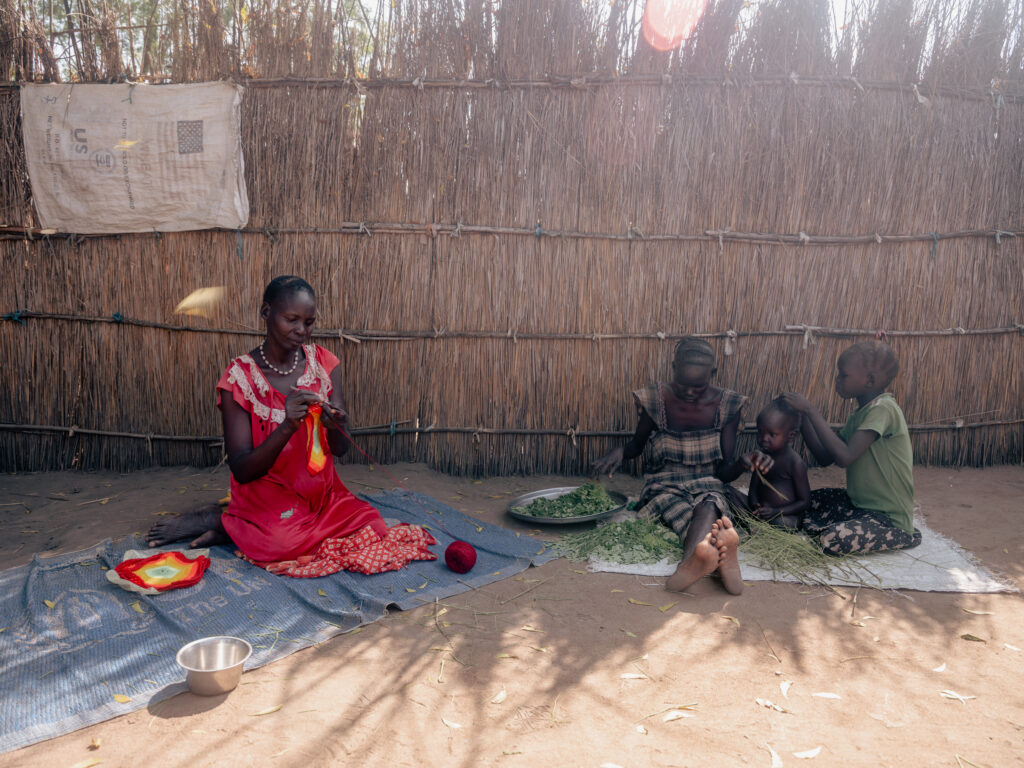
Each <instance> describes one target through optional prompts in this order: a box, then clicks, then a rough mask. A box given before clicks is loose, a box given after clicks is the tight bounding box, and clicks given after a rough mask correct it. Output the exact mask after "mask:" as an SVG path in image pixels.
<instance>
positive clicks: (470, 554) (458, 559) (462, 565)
mask: <svg viewBox="0 0 1024 768" xmlns="http://www.w3.org/2000/svg"><path fill="white" fill-rule="evenodd" d="M444 561H445V563H447V564H448V567H449V568H451V569H452V570H453V571H455V572H456V573H467V572H468V571H469V570H470V569H471V568H472V567H473V566H474V565H476V550H475V549H473V545H472V544H470V543H469V542H467V541H453V542H452V543H451V544H449V545H448V548H447V549H446V550H445V551H444Z"/></svg>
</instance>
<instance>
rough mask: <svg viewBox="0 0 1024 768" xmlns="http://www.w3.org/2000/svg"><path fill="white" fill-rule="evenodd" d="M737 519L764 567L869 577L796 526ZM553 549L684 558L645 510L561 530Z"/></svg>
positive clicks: (646, 560) (615, 557) (608, 557)
mask: <svg viewBox="0 0 1024 768" xmlns="http://www.w3.org/2000/svg"><path fill="white" fill-rule="evenodd" d="M731 516H732V519H733V521H734V522H735V523H736V525H737V527H738V528H740V529H741V531H744V533H743V534H742V540H741V542H740V549H741V550H742V551H743V552H744V553H745V554H746V555H748V556H749V557H750V559H751V560H752V561H753V562H754V563H755V564H756V565H758V566H759V567H761V568H764V569H766V570H770V571H772V572H773V573H776V574H779V575H785V576H790V577H792V578H794V579H796V580H797V581H799V582H801V583H803V584H809V585H810V584H817V585H827V584H828V583H829V581H830V580H832V578H833V577H834V576H835V575H836V574H837V573H838V574H840V575H842V576H843V577H844V578H845V579H847V580H849V581H853V582H860V583H863V584H864V586H867V587H870V586H872V585H871V584H867V583H864V582H863V580H862V579H861V577H860V576H859V574H858V573H857V572H856V571H854V570H853V569H852V568H850V567H849V565H848V564H847V563H846V557H836V556H834V555H827V554H825V553H824V552H823V551H822V550H821V547H820V546H819V545H818V543H817V542H816V541H814V540H813V539H811V538H809V537H808V536H806V535H804V534H802V533H798V532H796V531H791V530H787V529H784V528H779V527H777V526H774V525H770V524H769V523H767V522H765V521H764V520H760V519H758V518H756V517H754V516H753V515H751V514H750V513H749V512H747V511H746V510H743V509H739V508H736V507H734V508H733V509H732V511H731ZM553 549H555V550H556V551H558V552H560V553H561V554H562V555H563V556H564V557H565V558H567V559H569V560H576V561H581V560H587V559H589V558H591V557H593V558H594V559H597V560H605V561H608V562H612V563H621V564H623V565H637V564H650V563H657V562H659V561H661V560H665V559H668V560H669V561H670V562H674V561H678V560H681V559H682V557H683V547H682V545H681V544H680V542H679V537H678V536H676V534H675V533H673V532H672V530H671V529H669V528H667V527H666V526H665V525H663V524H662V523H661V522H659V521H657V520H652V519H650V518H649V517H646V516H644V515H643V514H641V515H640V517H638V518H637V519H633V520H624V521H622V522H617V523H607V524H605V525H598V526H597V527H596V528H594V529H593V530H590V531H583V532H580V533H569V534H566V535H564V536H562V537H561V538H560V539H559V540H558V541H557V542H556V543H555V544H554V545H553Z"/></svg>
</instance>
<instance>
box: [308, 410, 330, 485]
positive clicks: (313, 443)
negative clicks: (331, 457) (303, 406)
mask: <svg viewBox="0 0 1024 768" xmlns="http://www.w3.org/2000/svg"><path fill="white" fill-rule="evenodd" d="M322 412H323V408H322V407H320V406H319V405H311V406H309V411H308V412H307V413H306V419H305V425H306V434H307V439H306V454H307V456H308V457H309V458H308V459H307V460H306V469H308V470H309V474H311V475H315V474H317V473H318V472H322V471H323V468H324V467H326V466H327V452H326V451H325V450H324V446H325V445H327V430H326V429H324V425H323V424H321V423H320V414H321V413H322Z"/></svg>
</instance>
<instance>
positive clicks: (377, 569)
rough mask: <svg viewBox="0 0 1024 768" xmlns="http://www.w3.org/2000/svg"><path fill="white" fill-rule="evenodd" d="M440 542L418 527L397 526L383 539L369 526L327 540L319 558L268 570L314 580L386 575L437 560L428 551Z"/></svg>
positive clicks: (298, 560)
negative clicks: (351, 574)
mask: <svg viewBox="0 0 1024 768" xmlns="http://www.w3.org/2000/svg"><path fill="white" fill-rule="evenodd" d="M432 544H437V540H436V539H435V538H434V537H433V536H431V535H430V534H429V533H427V532H426V531H425V530H424V529H423V528H421V527H420V526H418V525H406V524H404V523H403V524H401V525H396V526H394V527H392V528H389V529H388V532H387V534H386V535H385V536H384V538H381V537H380V536H378V535H377V532H376V531H375V530H373V528H371V527H370V526H366V527H365V528H363V529H362V530H361V531H359V532H358V533H354V534H353V535H351V536H345V537H343V538H339V539H328V540H327V541H325V542H324V543H323V544H321V545H320V548H319V549H318V550H317V551H316V554H314V555H312V556H307V557H300V558H296V559H295V560H284V561H282V562H279V563H270V564H268V565H266V566H265V567H266V569H267V570H268V571H270V572H271V573H276V574H278V575H281V576H294V577H296V578H300V579H315V578H319V577H320V576H330V575H331V574H332V573H337V572H338V571H355V572H356V573H384V572H385V571H397V570H398V569H399V568H404V567H405V566H406V565H408V564H409V563H411V562H412V561H413V560H437V555H435V554H434V553H433V552H431V551H430V550H429V549H427V547H429V546H430V545H432Z"/></svg>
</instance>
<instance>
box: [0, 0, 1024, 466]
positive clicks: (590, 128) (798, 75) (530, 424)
mask: <svg viewBox="0 0 1024 768" xmlns="http://www.w3.org/2000/svg"><path fill="white" fill-rule="evenodd" d="M3 3H6V5H3V9H4V14H3V16H2V17H0V18H2V19H3V24H2V25H0V30H6V31H7V32H8V33H10V34H6V33H5V32H4V31H0V36H4V37H5V38H6V40H5V42H4V43H3V44H2V45H0V63H2V64H3V66H5V67H6V72H7V76H8V77H9V78H12V79H14V78H24V77H27V76H40V75H41V74H44V73H45V72H47V71H49V72H50V73H51V74H52V73H53V72H54V71H56V70H55V68H54V66H55V65H51V66H50V69H49V70H46V67H45V66H44V65H45V64H46V57H45V56H42V55H41V54H40V53H39V48H38V46H37V48H36V49H35V50H34V52H33V50H26V46H25V44H24V37H25V35H20V36H19V35H18V34H17V32H18V30H19V29H27V28H28V27H26V26H25V25H24V24H23V22H24V19H21V20H20V21H19V19H20V17H18V16H17V13H16V9H15V6H13V5H12V0H3ZM256 5H260V4H256ZM342 5H344V4H342ZM342 5H334V4H332V3H325V2H310V3H300V4H299V5H298V6H296V7H298V8H301V9H302V13H301V14H293V15H292V17H289V19H288V20H287V21H288V23H287V24H286V23H285V20H284V17H278V16H274V14H273V13H272V12H271V10H268V9H267V8H263V7H262V6H260V7H258V8H255V9H254V10H252V11H251V14H250V16H249V20H248V21H247V22H246V24H245V25H244V26H243V27H233V26H232V25H231V24H228V25H226V26H225V25H224V24H223V23H222V21H217V23H219V24H221V27H217V23H215V24H213V25H212V27H210V28H209V29H208V28H207V27H205V26H204V22H203V18H202V14H201V13H199V12H193V13H192V15H191V16H189V15H188V14H185V15H184V16H181V15H178V16H173V15H172V16H168V17H167V19H165V21H166V23H167V24H168V25H170V26H169V27H168V29H169V30H171V32H174V34H177V35H178V37H174V36H173V35H171V37H170V40H171V42H169V43H167V44H166V45H165V47H164V48H163V49H161V52H160V56H162V57H163V58H159V59H158V58H154V59H153V60H152V61H151V63H150V67H151V69H152V71H154V72H160V71H163V72H167V73H170V75H171V76H172V77H173V79H175V80H177V81H196V80H202V79H210V78H217V77H223V76H230V77H234V78H236V79H240V80H241V81H243V82H247V83H248V85H249V87H248V89H247V91H246V95H245V100H244V108H243V125H242V131H243V143H244V152H245V161H246V175H247V184H248V190H249V196H250V202H251V207H252V215H251V219H250V223H249V226H248V227H247V228H246V229H245V230H244V231H242V232H220V231H211V232H193V233H174V234H165V235H163V236H162V237H155V236H151V235H124V236H120V237H102V238H101V237H83V238H71V237H40V236H38V231H37V230H33V225H34V224H35V221H34V219H33V213H32V209H31V204H30V191H29V187H28V183H27V179H26V173H25V166H24V157H23V154H22V150H21V138H20V132H19V128H18V114H17V103H18V95H17V91H16V88H13V87H10V88H7V89H6V90H0V134H2V135H0V140H2V142H0V147H3V149H2V150H0V169H2V170H0V210H2V211H3V214H2V215H0V221H2V222H3V223H4V226H2V227H0V237H3V238H6V239H3V240H0V274H2V275H3V279H2V281H0V315H8V319H6V320H5V321H0V362H2V367H0V395H2V396H0V469H4V470H42V469H51V468H58V467H70V466H75V467H83V468H97V467H105V468H116V469H133V468H138V467H143V466H149V465H151V464H177V463H194V464H211V463H216V462H217V461H219V460H220V458H221V447H220V445H219V444H218V443H217V442H216V441H217V440H218V435H219V433H220V421H219V415H218V412H217V410H216V407H215V397H214V390H213V387H214V383H215V382H216V380H217V378H218V377H219V375H220V373H221V371H222V370H223V368H224V366H225V365H226V363H227V361H228V360H229V359H230V358H231V357H233V356H235V355H238V354H240V353H242V352H244V351H247V350H248V349H250V348H252V347H253V346H254V345H255V343H257V342H258V340H259V336H258V335H254V333H253V331H255V330H257V329H258V328H259V318H258V314H257V311H258V305H259V297H260V294H261V292H262V289H263V286H264V285H265V283H266V282H267V280H268V279H269V278H271V277H273V276H274V275H276V274H281V273H294V274H299V275H303V276H305V277H306V279H308V280H309V281H310V282H311V283H312V284H313V286H314V287H315V288H316V289H317V290H318V294H319V305H320V320H319V323H318V327H320V328H322V329H334V330H333V331H332V333H331V334H330V336H329V337H323V338H320V339H318V341H319V343H321V344H323V345H324V346H326V347H328V348H329V349H331V350H332V351H334V352H335V353H336V354H338V356H339V357H340V358H341V360H342V362H343V365H344V370H345V377H344V378H345V382H346V383H345V390H346V392H345V393H346V396H347V399H348V401H349V406H350V410H351V412H352V415H353V421H354V426H356V427H359V426H363V427H367V426H369V427H373V428H372V429H369V430H368V431H367V432H366V433H364V434H361V435H358V437H357V439H358V441H359V443H360V445H362V446H363V448H364V449H365V450H366V451H367V452H369V453H370V454H371V455H372V456H374V457H375V458H376V459H379V460H381V461H385V462H388V461H399V460H411V461H424V462H427V463H428V464H430V465H432V466H435V467H437V468H440V469H442V470H445V471H449V472H455V473H473V474H479V473H516V472H566V473H574V472H579V471H581V470H583V469H584V468H585V467H586V465H587V464H588V463H589V462H590V461H591V460H593V459H594V458H595V457H597V456H599V455H601V454H603V453H604V452H605V451H606V450H607V449H608V448H609V447H610V446H611V445H613V444H614V443H615V442H616V441H617V440H621V439H622V438H621V437H616V436H615V435H616V433H620V432H621V433H626V432H629V431H631V430H632V428H633V426H634V425H635V412H634V407H633V404H632V399H631V396H630V391H631V390H633V389H636V388H638V387H640V386H643V385H645V384H647V383H650V382H652V381H654V380H656V379H658V378H662V379H664V378H666V377H667V376H668V375H669V362H670V357H671V352H672V348H673V344H674V341H675V339H676V338H678V337H679V336H680V335H682V334H685V333H708V334H715V335H714V336H713V337H712V343H713V344H715V346H716V348H717V349H718V350H719V354H720V365H719V371H718V375H717V383H719V384H721V385H723V386H727V387H730V388H733V389H735V390H737V391H739V392H742V393H745V394H747V395H749V396H750V397H751V399H752V407H751V411H750V414H749V416H750V417H751V419H752V417H753V415H754V414H755V413H756V411H757V410H758V409H759V408H760V407H761V406H762V405H763V404H764V403H765V402H766V401H767V400H768V399H769V398H770V396H772V395H773V394H774V393H776V392H778V391H779V390H780V389H795V390H797V391H802V392H805V393H806V394H807V395H808V396H809V397H810V398H811V400H812V401H813V402H816V403H818V404H819V405H820V407H822V408H823V410H824V412H825V414H826V416H827V417H829V418H830V419H831V420H832V421H836V422H840V421H843V420H844V419H845V417H846V415H847V414H848V413H849V410H850V406H849V404H847V403H842V402H840V401H839V400H838V399H837V398H836V396H835V395H834V393H833V392H832V376H833V370H834V365H835V360H836V357H837V356H838V354H839V352H840V351H841V350H842V349H843V348H844V347H845V346H846V345H848V344H850V343H852V342H853V341H856V340H860V339H863V338H870V337H871V336H873V335H874V332H875V331H878V330H884V331H886V332H887V334H888V338H889V341H890V343H891V344H892V345H893V346H894V348H895V349H896V352H897V354H898V355H899V357H900V360H901V364H902V372H901V374H900V376H899V378H898V379H897V380H896V382H895V383H894V385H893V390H894V392H895V394H896V397H897V399H898V400H899V401H900V402H901V403H902V405H903V407H904V410H905V412H906V415H907V419H908V422H910V423H911V424H913V425H918V427H917V428H915V430H914V434H913V440H914V447H915V452H916V456H917V459H918V461H919V462H922V463H924V462H927V463H939V464H950V465H985V464H992V463H1003V462H1019V461H1021V460H1022V458H1024V335H1022V333H1021V328H1022V326H1021V325H1020V324H1021V323H1024V309H1022V308H1024V216H1022V207H1024V183H1022V180H1024V107H1022V104H1024V87H1022V86H1024V76H1022V72H1021V48H1020V46H1021V34H1020V33H1021V28H1022V25H1021V12H1020V10H1021V9H1020V5H1019V3H1009V4H1007V3H1005V2H1004V3H1000V2H986V3H976V4H973V5H968V6H967V7H966V10H963V9H962V15H961V16H959V17H957V18H956V19H952V20H951V19H950V17H949V15H948V14H945V12H944V11H943V7H944V6H943V4H942V3H937V4H936V5H935V6H929V7H926V8H924V9H916V10H915V9H913V8H912V7H911V6H910V4H908V3H893V2H880V3H879V4H877V5H876V6H873V7H872V9H871V10H870V13H869V14H868V16H867V17H865V18H864V19H862V20H861V23H860V24H859V25H858V26H857V34H856V35H853V34H852V33H847V32H838V31H835V30H833V31H831V32H830V24H831V25H833V26H837V24H836V22H835V20H831V19H830V18H829V17H828V15H827V13H826V10H827V8H828V4H826V3H817V2H809V1H808V0H779V2H776V3H764V4H760V5H759V6H757V7H756V8H755V10H758V11H759V12H758V13H756V14H755V13H753V12H750V9H749V8H747V9H744V7H743V6H744V4H743V3H741V2H720V3H717V4H715V3H712V4H711V5H710V6H709V10H708V13H707V16H706V18H705V21H704V23H703V25H702V26H701V27H700V28H699V29H698V32H697V34H696V36H695V38H694V41H693V42H692V43H690V44H689V45H688V46H687V47H685V48H684V49H683V50H681V51H678V52H676V53H674V54H656V53H654V52H652V51H651V50H649V49H647V48H646V47H645V46H644V45H643V44H642V43H641V44H636V29H637V27H638V19H639V14H640V12H641V11H642V9H643V4H642V2H619V3H616V4H615V5H613V6H612V7H611V11H610V16H609V15H608V13H609V12H608V9H607V6H601V4H596V3H585V2H582V0H580V1H579V2H573V1H572V0H519V1H510V0H505V2H502V3H500V5H497V6H492V5H491V4H490V3H484V2H476V1H475V0H464V1H463V2H456V0H434V1H428V0H422V1H418V2H411V1H407V2H400V3H396V4H392V5H391V8H390V9H389V10H386V11H385V12H386V13H389V14H391V15H390V18H388V17H385V18H384V19H379V20H376V21H378V22H379V24H378V25H377V26H374V24H373V23H372V22H374V21H375V20H374V19H368V21H369V22H371V24H370V26H369V29H370V30H371V32H372V33H373V34H371V35H370V36H368V37H364V38H362V39H361V40H359V41H357V40H355V39H354V38H353V39H347V40H345V39H342V38H341V37H340V33H337V32H336V33H334V34H333V35H332V34H331V33H328V32H326V31H324V30H325V29H328V28H330V27H329V25H327V24H326V22H325V21H324V20H325V19H329V18H334V19H335V20H342V21H344V20H345V19H346V18H347V17H346V16H345V14H344V12H343V11H344V8H343V7H342ZM746 5H747V6H749V5H750V4H749V3H748V4H746ZM350 6H351V4H349V6H346V7H350ZM268 8H269V6H268ZM602 8H603V9H604V10H601V9H602ZM235 10H236V11H237V9H235ZM180 13H183V11H179V14H180ZM318 14H319V15H318ZM602 14H603V15H602ZM236 16H237V14H232V18H235V17H236ZM217 18H218V19H222V17H217ZM12 19H14V21H13V22H12ZM275 19H277V25H276V27H275V26H274V20H275ZM318 20H319V21H318ZM115 22H116V19H114V20H112V21H108V22H105V23H106V24H107V26H108V27H109V26H111V25H112V24H114V23H115ZM12 24H13V26H12ZM19 25H20V26H19ZM174 25H177V26H174ZM342 26H344V24H342ZM45 27H46V25H45V24H43V28H44V29H45ZM333 29H335V30H337V29H338V26H337V25H335V27H333ZM12 30H13V32H12ZM190 30H191V32H190ZM197 30H204V32H203V34H201V35H200V34H198V32H197ZM211 30H213V31H211ZM186 33H188V34H186ZM214 33H216V34H214ZM169 34H170V33H169ZM239 35H241V38H240V39H239ZM43 37H44V38H45V37H46V35H45V34H44V35H43ZM82 37H83V39H82V40H81V41H80V42H81V45H80V46H79V48H80V50H79V60H78V61H77V62H76V60H75V59H74V57H73V56H72V54H71V53H70V52H69V50H70V49H65V57H66V64H68V65H69V66H71V68H72V69H73V70H74V71H76V72H77V73H78V75H79V76H80V77H82V78H83V79H94V80H95V79H100V78H102V77H106V76H109V75H111V74H115V75H116V74H123V73H125V72H127V73H128V74H129V75H132V76H134V75H137V74H147V72H141V73H140V70H139V68H136V69H132V64H131V61H130V57H127V55H122V56H121V58H120V59H118V57H117V56H116V55H115V54H116V53H117V49H116V46H114V50H113V52H112V51H111V50H110V45H109V41H110V39H111V38H110V37H109V34H108V36H107V37H103V36H102V35H100V34H99V33H96V34H94V35H91V36H90V35H83V36H82ZM16 38H17V39H16ZM86 38H88V40H91V41H92V45H93V46H94V52H93V58H92V59H89V56H88V55H87V46H86V42H87V40H86ZM36 39H37V42H38V41H39V39H40V38H36ZM12 40H14V42H12ZM97 41H98V42H97ZM104 41H107V43H108V45H107V48H106V49H104ZM368 41H370V42H368ZM368 45H369V46H371V47H370V48H367V46H368ZM43 48H45V45H44V46H43ZM122 53H124V52H123V50H122ZM307 54H308V55H307ZM57 58H59V56H58V57H57ZM90 62H91V63H90ZM358 62H363V65H362V66H361V65H360V64H359V63H358ZM366 62H368V64H367V63H366ZM118 68H120V71H117V70H118ZM364 74H365V77H364V76H363V75H364ZM554 75H557V77H555V76H554ZM284 76H295V77H298V78H304V79H303V80H302V82H294V83H283V82H282V81H281V80H280V78H281V77H284ZM253 77H254V78H255V80H249V78H253ZM275 78H277V79H275ZM309 78H323V79H324V80H323V81H311V80H309ZM460 80H464V81H465V82H464V83H462V84H459V83H458V82H456V81H460ZM571 81H575V83H573V82H571ZM915 86H916V87H917V90H916V92H915V90H914V87H915ZM154 87H156V86H154ZM432 225H433V226H432ZM312 229H317V230H321V231H318V232H313V231H311V230H312ZM323 230H327V231H323ZM1012 233H1019V235H1018V236H1014V235H1013V234H1012ZM876 235H878V237H876ZM208 285H224V286H227V287H228V299H227V300H226V301H225V302H224V303H223V304H222V305H221V306H220V307H219V309H218V311H217V313H216V314H215V315H214V316H213V317H211V318H208V319H206V318H196V317H184V316H180V315H175V314H173V309H174V307H175V305H176V304H177V303H178V302H179V301H180V300H181V299H182V298H183V297H184V296H186V295H187V294H188V293H190V292H191V291H192V290H194V289H195V288H198V287H202V286H208ZM18 310H21V311H22V312H21V314H9V313H17V311H18ZM33 313H36V315H37V316H33ZM115 314H116V316H117V317H118V318H121V319H122V322H114V321H112V317H113V316H114V315H115ZM54 315H59V316H61V317H54ZM160 324H164V325H169V326H174V328H163V327H151V326H154V325H160ZM179 326H183V327H184V328H185V329H184V330H182V329H178V327H179ZM794 326H799V327H798V328H795V329H794V328H793V327H794ZM812 326H813V327H816V328H825V329H853V330H855V331H856V330H858V329H860V330H862V331H864V333H861V334H858V333H842V332H829V331H820V330H812V331H810V332H805V328H804V327H812ZM787 327H790V329H789V330H788V331H787ZM189 329H192V330H189ZM201 329H206V330H209V329H212V330H214V331H216V329H220V330H219V331H216V332H199V331H200V330H201ZM944 329H955V330H952V331H948V332H943V333H933V332H935V331H944ZM956 329H959V330H956ZM338 330H342V331H343V332H344V336H345V338H342V336H341V335H340V334H339V333H337V331H338ZM728 331H735V332H736V337H735V338H731V339H730V338H728V337H727V336H726V332H728ZM917 331H923V332H926V333H922V334H916V333H908V332H917ZM961 331H963V332H961ZM659 334H660V335H663V336H664V337H665V338H660V337H659ZM356 340H359V343H357V342H356ZM58 427H59V428H61V429H62V430H63V431H54V430H55V428H58ZM72 427H73V428H74V429H73V430H72V429H71V428H72ZM90 430H91V431H90ZM417 430H419V431H417ZM69 432H70V434H69ZM96 432H100V433H103V432H109V433H127V435H132V436H126V435H121V436H118V435H109V434H95V433H96ZM392 433H393V434H392ZM168 438H178V439H168ZM196 438H200V439H196ZM748 439H749V438H748ZM356 458H358V457H356Z"/></svg>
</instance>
